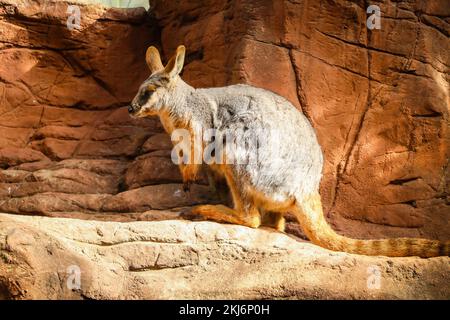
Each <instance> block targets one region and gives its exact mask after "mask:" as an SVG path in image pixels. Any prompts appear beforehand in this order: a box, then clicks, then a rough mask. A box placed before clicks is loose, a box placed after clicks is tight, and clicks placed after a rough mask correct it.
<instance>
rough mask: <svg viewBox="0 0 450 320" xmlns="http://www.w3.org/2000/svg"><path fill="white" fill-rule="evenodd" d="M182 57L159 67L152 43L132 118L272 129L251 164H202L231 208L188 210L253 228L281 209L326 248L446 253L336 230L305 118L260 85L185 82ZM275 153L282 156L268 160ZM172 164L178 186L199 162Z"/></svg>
mask: <svg viewBox="0 0 450 320" xmlns="http://www.w3.org/2000/svg"><path fill="white" fill-rule="evenodd" d="M184 56H185V47H184V46H179V47H178V48H177V50H176V53H175V54H174V55H173V57H172V58H171V59H170V60H169V61H168V63H167V65H166V66H163V64H162V62H161V58H160V55H159V52H158V50H157V49H156V48H155V47H153V46H151V47H149V48H148V49H147V52H146V63H147V65H148V67H149V68H150V71H151V75H150V77H149V78H148V79H147V80H145V81H144V82H143V83H142V85H141V86H140V88H139V90H138V93H137V95H136V96H135V98H134V99H133V100H132V102H131V104H130V106H129V108H128V111H129V114H130V115H131V116H133V117H148V116H155V115H157V116H159V118H160V121H161V123H162V125H163V127H164V129H165V130H166V131H167V132H168V133H169V134H171V133H172V132H173V131H174V130H175V129H185V130H189V132H190V133H192V134H194V128H195V127H202V128H215V129H217V130H231V131H236V130H241V132H245V131H248V130H252V129H255V130H258V129H260V128H271V129H277V130H278V131H277V133H278V135H277V137H276V138H271V137H267V139H266V140H265V141H264V143H262V144H261V145H259V149H258V152H259V156H258V160H257V162H256V164H255V163H252V164H211V165H209V167H210V168H211V169H212V170H213V171H214V172H215V173H216V174H218V175H219V176H221V177H223V178H224V179H225V180H226V183H227V185H228V187H229V189H230V193H231V196H232V200H233V208H230V207H228V206H225V205H199V206H196V207H194V208H193V210H192V212H193V213H194V214H199V215H202V216H203V217H205V218H206V219H210V220H215V221H218V222H228V223H233V224H239V225H243V226H248V227H251V228H258V227H259V226H260V225H261V223H262V222H263V221H262V220H263V218H264V216H265V214H269V215H270V217H271V218H270V219H269V220H270V221H269V222H270V223H269V224H270V225H271V226H272V227H274V228H276V229H277V230H279V231H284V225H285V221H284V214H285V213H287V212H292V213H294V214H295V216H296V218H297V219H298V221H299V223H300V225H301V227H302V229H303V230H304V232H305V234H306V235H307V237H308V238H309V239H310V240H311V241H312V242H313V243H314V244H317V245H319V246H322V247H324V248H327V249H330V250H334V251H344V252H348V253H355V254H363V255H384V256H391V257H403V256H420V257H424V258H427V257H434V256H440V255H445V256H448V255H449V252H450V249H449V248H450V242H449V241H447V242H440V241H436V240H426V239H414V238H395V239H377V240H360V239H352V238H348V237H345V236H342V235H339V234H337V233H336V232H335V231H334V230H333V229H332V228H331V227H330V226H329V224H328V223H327V221H326V219H325V216H324V213H323V211H322V203H321V197H320V195H319V192H318V190H319V183H320V180H321V176H322V166H323V155H322V150H321V147H320V145H319V143H318V141H317V137H316V134H315V131H314V129H313V127H312V125H311V124H310V123H309V121H308V119H307V118H306V117H305V116H304V115H303V114H302V113H301V112H300V111H298V110H297V109H296V108H295V107H294V106H293V105H292V104H291V103H290V102H289V101H287V100H286V99H284V98H283V97H281V96H279V95H277V94H275V93H273V92H270V91H268V90H264V89H261V88H256V87H252V86H249V85H242V84H239V85H231V86H227V87H222V88H207V89H195V88H193V87H191V86H190V85H188V84H187V83H186V82H184V81H183V80H182V79H181V77H180V76H179V74H180V72H181V70H182V68H183V64H184ZM200 148H203V146H201V147H200ZM193 151H195V150H193ZM197 151H198V150H197ZM200 151H201V150H200ZM275 153H276V156H277V157H278V159H282V160H283V161H273V159H274V156H275ZM179 167H180V171H181V174H182V177H183V182H184V184H185V186H189V184H190V183H192V182H193V181H195V180H196V178H197V175H198V173H199V170H200V169H201V167H202V165H201V164H198V163H195V162H190V163H187V164H183V163H182V164H179Z"/></svg>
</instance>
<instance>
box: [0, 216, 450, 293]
mask: <svg viewBox="0 0 450 320" xmlns="http://www.w3.org/2000/svg"><path fill="white" fill-rule="evenodd" d="M449 262H450V258H448V257H438V258H431V259H420V258H395V259H392V258H386V257H366V256H357V255H350V254H345V253H337V252H331V251H328V250H325V249H322V248H320V247H317V246H314V245H312V244H310V243H308V242H303V241H302V242H301V241H299V240H298V239H293V238H292V237H289V236H287V235H285V234H282V233H278V232H275V231H273V230H268V229H267V230H262V229H260V230H255V229H250V228H246V227H242V226H235V225H225V224H217V223H213V222H189V221H182V220H178V221H177V220H173V221H158V222H131V223H118V222H98V221H95V222H94V221H81V220H73V219H62V218H43V217H26V216H20V215H16V216H13V215H5V214H0V298H2V299H202V298H203V299H230V298H231V299H280V298H281V299H286V298H290V299H448V297H449V295H450V288H449V286H448V283H449V281H450V263H449ZM77 271H79V272H80V274H79V275H80V278H79V280H80V282H79V283H80V286H79V288H75V289H71V287H70V286H69V285H73V284H76V281H74V280H76V278H74V276H75V277H76V275H77V273H76V272H77ZM377 274H379V277H380V278H379V282H378V279H372V278H371V277H376V276H377ZM218 275H220V276H219V277H218ZM378 285H379V286H378Z"/></svg>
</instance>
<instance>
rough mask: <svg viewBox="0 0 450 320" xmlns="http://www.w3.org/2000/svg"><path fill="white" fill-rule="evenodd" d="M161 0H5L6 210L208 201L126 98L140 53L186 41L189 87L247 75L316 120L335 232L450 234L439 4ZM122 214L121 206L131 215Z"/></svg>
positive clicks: (1, 125)
mask: <svg viewBox="0 0 450 320" xmlns="http://www.w3.org/2000/svg"><path fill="white" fill-rule="evenodd" d="M379 5H380V8H381V11H382V20H381V29H379V30H377V29H375V30H372V31H370V30H368V29H367V28H366V24H365V22H366V18H367V14H366V13H365V10H366V7H367V6H366V4H365V3H364V1H343V0H340V1H277V2H273V1H262V0H261V1H226V0H209V1H206V2H205V3H202V4H200V2H196V1H188V2H181V3H178V2H177V3H176V2H173V1H155V2H154V5H153V8H152V9H151V11H150V14H147V13H146V12H145V10H144V9H128V10H126V9H125V10H122V9H105V8H102V7H98V6H84V5H80V8H81V27H80V28H79V29H77V28H75V29H73V30H69V29H68V28H67V26H66V20H67V17H68V14H67V13H66V11H67V4H66V3H64V2H52V1H42V2H39V1H38V2H36V1H33V2H29V1H25V0H24V1H19V2H17V1H9V0H1V1H0V10H1V16H0V18H1V20H0V24H1V25H0V27H1V28H0V30H1V31H0V49H1V50H0V59H1V61H2V63H1V66H0V81H1V82H0V93H1V95H0V96H1V104H0V108H1V110H0V112H1V113H0V133H1V135H0V165H1V167H2V169H3V170H2V171H1V172H0V181H1V189H0V197H1V199H2V201H1V202H0V211H3V212H11V213H22V214H39V215H52V216H53V215H63V216H80V215H83V216H88V217H96V216H101V215H103V213H105V214H112V213H117V212H121V213H133V212H142V211H146V210H150V209H171V208H177V207H182V206H188V205H192V204H195V203H201V202H209V201H213V200H212V199H213V198H214V195H211V194H210V193H209V191H208V190H207V189H205V188H204V187H202V186H199V187H198V188H197V189H196V191H198V192H193V193H192V194H191V195H186V194H184V193H183V192H182V191H181V189H180V186H179V183H180V176H179V173H178V172H177V169H176V167H175V166H174V165H172V163H171V162H170V160H169V157H168V155H169V150H170V141H169V139H168V137H167V136H166V135H165V134H164V133H161V132H162V129H161V126H160V124H159V121H158V120H157V119H142V120H133V119H131V118H130V117H128V115H127V113H126V110H125V109H126V108H125V107H124V106H125V105H126V104H127V103H128V102H129V101H130V99H131V98H132V97H133V95H134V94H135V92H136V89H137V87H138V86H139V84H140V82H141V81H142V80H143V79H145V78H146V77H147V76H148V70H147V68H146V67H145V63H144V61H143V56H144V52H145V49H146V48H147V46H148V45H149V44H157V45H158V44H159V46H160V47H161V48H162V50H163V53H165V54H166V56H168V55H170V54H171V53H172V52H173V50H174V48H175V47H176V46H177V45H178V44H180V43H184V44H185V45H186V46H187V48H188V54H187V59H186V67H185V70H184V74H183V77H184V78H185V79H186V81H187V82H189V83H191V84H192V85H194V86H196V87H204V86H221V85H226V84H231V83H238V82H246V83H251V84H254V85H257V86H260V87H264V88H267V89H270V90H273V91H275V92H277V93H279V94H281V95H283V96H284V97H286V98H288V99H289V100H290V101H292V103H293V104H295V105H296V106H297V107H298V108H299V109H301V110H302V111H303V112H304V113H305V114H306V115H307V116H308V117H309V119H310V120H311V122H312V123H313V125H314V127H315V128H316V130H317V133H318V135H319V140H320V143H321V145H322V147H323V150H324V153H325V159H326V165H325V168H324V178H323V181H322V188H321V193H322V197H323V199H324V205H325V209H326V212H328V215H329V219H330V222H332V223H333V225H334V227H335V228H336V229H337V230H338V231H340V232H342V233H344V234H347V235H351V236H358V237H381V236H400V235H401V236H424V237H431V238H440V239H448V238H449V234H448V230H449V221H450V209H449V205H448V186H449V178H448V176H449V175H448V172H449V170H448V155H449V147H448V146H449V144H448V142H449V134H448V113H449V107H448V106H449V94H448V92H449V73H448V66H449V61H450V59H449V52H450V50H449V49H450V41H449V38H448V37H449V30H450V29H449V24H448V16H449V15H450V6H449V5H448V2H446V1H437V0H434V1H415V2H411V1H408V2H406V1H405V2H402V1H400V2H398V1H384V2H383V3H379ZM130 216H131V215H130Z"/></svg>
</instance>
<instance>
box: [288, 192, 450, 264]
mask: <svg viewBox="0 0 450 320" xmlns="http://www.w3.org/2000/svg"><path fill="white" fill-rule="evenodd" d="M297 202H298V205H297V210H296V212H295V215H296V216H297V219H298V220H299V222H300V225H301V226H302V228H303V230H304V232H305V233H306V235H307V236H308V237H309V239H310V240H311V241H312V242H313V243H314V244H317V245H319V246H321V247H324V248H327V249H330V250H335V251H344V252H348V253H357V254H364V255H369V256H378V255H380V256H388V257H406V256H419V257H423V258H428V257H436V256H448V255H449V254H450V241H447V242H440V241H437V240H427V239H415V238H395V239H378V240H358V239H351V238H347V237H344V236H341V235H339V234H337V233H336V232H335V231H334V230H333V229H332V228H331V227H330V225H329V224H328V223H327V221H326V219H325V216H324V214H323V210H322V202H321V200H320V195H319V194H318V193H317V194H314V195H312V196H310V197H308V198H303V199H298V200H297Z"/></svg>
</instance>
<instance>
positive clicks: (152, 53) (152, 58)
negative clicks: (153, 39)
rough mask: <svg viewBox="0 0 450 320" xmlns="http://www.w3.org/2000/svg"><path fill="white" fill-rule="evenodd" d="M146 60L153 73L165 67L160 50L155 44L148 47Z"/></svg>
mask: <svg viewBox="0 0 450 320" xmlns="http://www.w3.org/2000/svg"><path fill="white" fill-rule="evenodd" d="M145 61H146V62H147V65H148V67H149V69H150V72H151V73H154V72H156V71H159V70H162V69H164V66H163V64H162V62H161V57H160V55H159V51H158V49H156V48H155V47H154V46H151V47H149V48H148V49H147V52H146V53H145Z"/></svg>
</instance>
